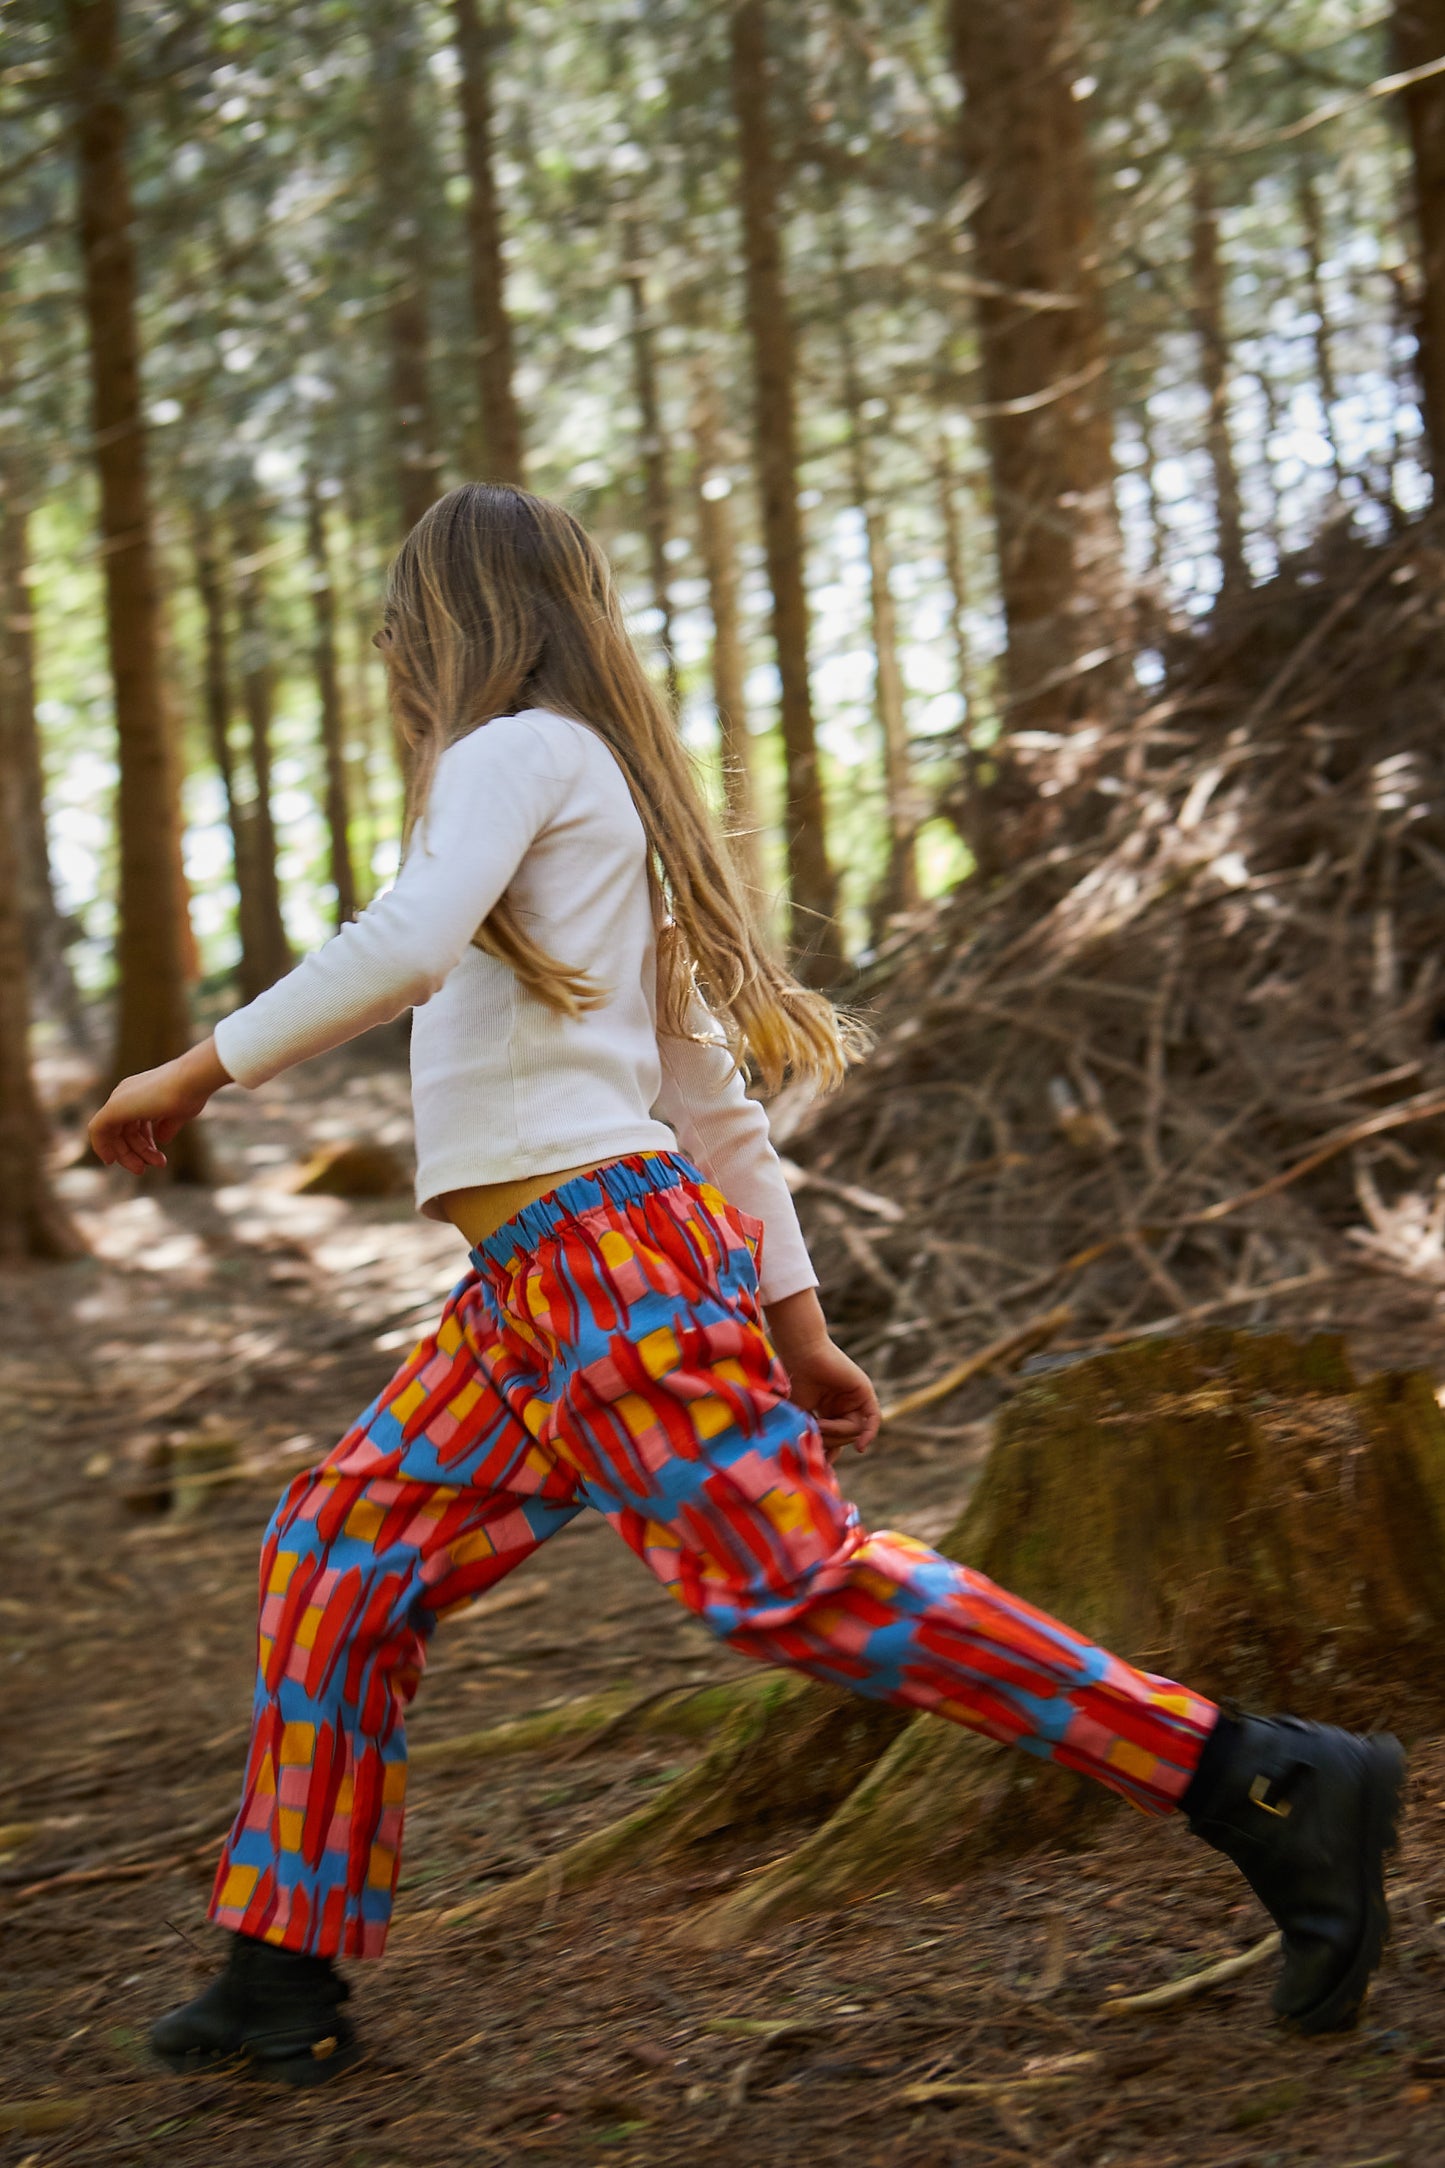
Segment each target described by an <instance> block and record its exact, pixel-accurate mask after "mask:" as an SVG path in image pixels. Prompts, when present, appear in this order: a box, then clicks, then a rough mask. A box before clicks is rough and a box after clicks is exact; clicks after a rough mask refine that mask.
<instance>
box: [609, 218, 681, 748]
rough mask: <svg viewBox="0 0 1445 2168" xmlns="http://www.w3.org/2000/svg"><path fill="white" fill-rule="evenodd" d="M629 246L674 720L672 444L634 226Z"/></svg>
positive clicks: (643, 440)
mask: <svg viewBox="0 0 1445 2168" xmlns="http://www.w3.org/2000/svg"><path fill="white" fill-rule="evenodd" d="M625 245H626V249H627V264H626V267H625V269H624V271H623V278H624V280H625V282H626V285H627V296H628V301H629V304H630V307H631V312H632V383H633V390H634V392H635V394H636V397H637V419H638V425H639V435H638V450H639V452H640V453H641V455H642V525H643V531H644V533H645V534H646V537H647V570H648V577H649V580H650V582H651V586H652V606H653V608H654V609H655V610H656V612H657V615H658V620H659V623H658V634H657V638H658V645H659V646H660V647H661V649H662V666H663V673H664V676H665V677H666V680H667V698H668V705H669V706H670V707H671V709H672V712H673V714H674V715H675V714H676V713H677V711H678V708H679V706H680V705H681V701H682V692H681V688H680V686H679V684H678V681H677V656H676V654H675V653H674V650H673V644H672V596H671V583H670V580H669V577H668V570H667V545H668V542H669V541H670V539H671V535H672V492H671V489H670V488H669V486H668V472H667V470H668V445H667V436H666V433H665V431H664V429H663V425H662V402H661V400H660V399H659V397H658V393H657V356H656V353H655V351H654V346H653V337H652V317H651V314H650V312H649V310H648V306H647V279H646V275H645V273H644V270H643V257H642V241H641V237H640V235H639V234H638V231H637V228H636V227H635V226H634V225H633V224H632V223H631V222H630V221H629V223H628V226H627V229H626V244H625Z"/></svg>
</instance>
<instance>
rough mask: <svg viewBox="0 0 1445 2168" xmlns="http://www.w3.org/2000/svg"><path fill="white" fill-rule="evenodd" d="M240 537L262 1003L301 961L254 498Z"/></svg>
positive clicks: (252, 978) (250, 974)
mask: <svg viewBox="0 0 1445 2168" xmlns="http://www.w3.org/2000/svg"><path fill="white" fill-rule="evenodd" d="M235 536H236V600H237V624H238V630H239V634H240V638H239V641H238V649H239V656H238V659H239V662H240V666H241V700H242V705H243V706H244V708H245V711H246V731H247V749H248V751H249V754H250V767H251V776H250V782H251V795H250V797H249V798H247V799H245V800H244V801H243V804H242V821H241V825H242V828H243V829H244V831H245V844H244V849H243V855H244V856H245V857H246V858H247V859H248V861H249V865H250V873H251V889H252V894H253V896H254V899H255V923H254V930H253V938H252V941H251V943H250V944H249V945H248V944H247V943H246V942H245V941H243V942H242V947H241V992H242V995H243V997H244V998H245V999H246V1000H247V1001H254V1000H255V998H256V996H257V994H261V993H264V992H265V990H266V988H267V987H268V986H274V985H275V983H276V981H277V979H279V978H284V977H285V975H286V973H287V972H288V971H289V970H290V969H291V965H292V962H293V960H294V959H293V957H292V954H291V943H290V940H289V939H288V937H287V933H286V920H285V916H284V914H283V912H282V909H281V881H280V876H279V874H278V872H277V867H276V825H275V821H274V819H273V818H272V813H271V708H272V691H273V686H272V671H271V647H270V635H269V633H268V631H267V628H266V588H265V531H264V528H263V525H262V517H261V509H260V506H259V504H258V503H257V501H256V500H255V498H254V497H252V496H250V495H249V494H247V495H245V496H243V497H242V499H241V501H240V503H239V505H238V507H237V511H236V518H235Z"/></svg>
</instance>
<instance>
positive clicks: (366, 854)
mask: <svg viewBox="0 0 1445 2168" xmlns="http://www.w3.org/2000/svg"><path fill="white" fill-rule="evenodd" d="M354 449H355V447H354V446H351V447H348V456H347V459H346V464H345V467H344V470H343V473H342V479H341V492H342V504H343V506H344V508H345V513H346V549H345V552H344V554H343V558H342V581H341V586H342V593H343V596H344V607H343V613H342V622H343V624H344V626H345V629H346V635H347V638H346V646H347V652H348V655H349V657H350V662H351V669H350V683H351V712H352V715H353V716H354V717H355V719H356V725H357V731H356V741H355V742H356V746H357V753H358V759H357V766H356V771H355V772H356V790H355V792H354V794H353V795H354V801H355V804H356V806H357V808H358V810H359V811H361V813H362V814H363V815H364V818H365V831H366V847H365V850H364V851H363V853H362V858H361V865H360V867H359V869H358V880H357V894H358V896H359V898H360V900H361V902H362V903H365V902H366V901H367V899H368V898H369V896H370V895H371V894H372V892H373V890H374V887H375V878H374V876H375V870H376V852H377V846H378V845H379V843H380V842H381V838H382V823H381V814H380V811H379V805H378V793H379V791H380V790H381V788H382V784H381V778H382V776H383V774H384V773H385V772H386V770H387V766H388V761H390V763H391V764H392V765H393V766H394V768H395V772H396V774H397V775H399V776H401V777H402V778H403V780H404V779H405V775H406V759H405V748H404V747H403V745H402V743H401V736H400V733H399V731H398V730H397V727H396V721H395V718H394V717H392V716H390V715H388V714H384V713H383V707H384V702H379V701H378V699H377V692H378V686H377V682H376V680H377V661H376V649H375V647H374V646H373V645H372V642H373V639H374V637H375V633H376V628H377V625H378V623H379V621H380V612H379V609H378V606H377V578H376V571H375V566H374V564H372V563H369V562H368V560H367V555H366V542H365V534H366V528H367V519H366V512H367V502H366V491H365V489H364V488H363V486H362V478H361V474H360V472H359V465H358V462H357V460H356V459H355V458H354V457H352V456H351V454H352V452H354Z"/></svg>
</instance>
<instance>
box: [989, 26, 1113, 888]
mask: <svg viewBox="0 0 1445 2168" xmlns="http://www.w3.org/2000/svg"><path fill="white" fill-rule="evenodd" d="M949 31H950V43H951V48H952V57H953V65H954V69H955V72H956V73H957V76H958V79H959V82H960V85H961V87H962V89H963V93H964V100H963V108H962V122H961V125H962V147H963V157H964V165H965V170H966V173H967V175H968V178H969V181H970V184H971V186H972V188H973V190H974V191H975V195H976V201H975V206H974V209H973V213H972V222H971V223H972V234H973V242H974V262H975V267H976V269H977V272H978V275H979V277H980V279H981V280H982V281H985V282H986V283H987V288H988V290H987V291H986V292H985V293H984V294H983V295H981V297H980V299H979V301H978V303H977V323H978V338H979V356H980V366H981V376H982V384H983V393H984V425H985V443H986V446H987V451H988V462H989V471H990V477H991V482H992V496H993V503H994V518H995V523H996V528H997V534H998V559H999V588H1000V594H1001V599H1002V602H1003V609H1004V617H1005V621H1006V624H1007V630H1008V645H1007V650H1006V653H1005V657H1004V671H1003V676H1004V692H1005V700H1006V710H1007V721H1008V726H1009V728H1010V729H1014V728H1021V727H1027V728H1029V729H1033V730H1037V729H1040V728H1042V729H1046V730H1062V729H1067V728H1068V727H1069V725H1070V724H1071V723H1072V722H1073V721H1074V720H1075V719H1076V718H1077V717H1078V715H1079V714H1080V713H1081V711H1082V710H1083V709H1084V708H1085V707H1086V705H1087V702H1088V699H1089V697H1090V695H1091V692H1093V691H1095V690H1096V689H1097V684H1098V671H1099V669H1100V668H1103V667H1107V664H1106V660H1105V659H1106V658H1108V657H1109V656H1110V655H1111V653H1112V650H1113V649H1114V647H1115V646H1116V644H1117V641H1118V636H1119V633H1120V629H1121V573H1120V551H1119V528H1118V516H1117V512H1116V509H1115V505H1114V458H1113V441H1112V438H1113V415H1112V410H1111V405H1110V394H1109V383H1108V344H1107V338H1106V329H1105V319H1104V311H1103V305H1102V302H1101V299H1100V287H1099V266H1098V248H1097V241H1096V234H1095V212H1094V190H1093V169H1092V162H1091V159H1090V154H1089V147H1088V142H1087V139H1086V136H1085V131H1084V121H1083V109H1082V106H1081V105H1080V103H1079V101H1078V100H1077V99H1076V98H1075V97H1074V95H1073V90H1072V85H1073V82H1074V80H1075V79H1076V77H1077V76H1078V74H1079V73H1080V69H1079V66H1078V64H1077V62H1076V61H1075V58H1074V45H1075V32H1074V19H1073V6H1072V0H949ZM1095 657H1098V658H1100V660H1099V661H1098V662H1097V663H1096V662H1095V660H1094V658H1095ZM1085 664H1087V665H1088V668H1087V669H1085V670H1083V671H1082V672H1081V668H1080V666H1081V665H1085ZM990 757H991V760H992V761H994V762H995V764H996V766H997V769H998V780H997V783H996V784H995V785H994V786H993V789H992V792H991V796H992V799H993V804H992V806H991V807H990V808H988V809H987V811H988V815H989V816H990V817H989V818H988V820H987V828H988V832H987V833H985V834H981V836H980V839H979V841H980V849H981V856H983V858H984V859H985V862H986V863H987V862H988V861H990V860H991V861H993V862H994V863H995V864H998V863H1007V862H1008V861H1009V860H1010V859H1011V858H1012V857H1014V856H1017V855H1018V854H1019V853H1020V852H1026V851H1027V850H1028V849H1029V848H1031V847H1033V845H1034V843H1035V842H1036V841H1037V840H1038V816H1039V806H1038V801H1037V798H1036V794H1035V793H1034V791H1033V789H1032V786H1031V785H1029V784H1028V782H1027V779H1026V778H1023V777H1022V776H1020V775H1019V774H1018V772H1017V770H1016V767H1015V764H1014V762H1013V760H1012V758H1011V756H1010V754H1009V752H1008V749H1007V741H1006V739H1005V741H1004V742H1003V744H1002V745H1001V746H1000V748H999V749H998V751H997V753H996V754H994V755H991V756H990ZM995 815H996V816H997V818H994V817H992V816H995Z"/></svg>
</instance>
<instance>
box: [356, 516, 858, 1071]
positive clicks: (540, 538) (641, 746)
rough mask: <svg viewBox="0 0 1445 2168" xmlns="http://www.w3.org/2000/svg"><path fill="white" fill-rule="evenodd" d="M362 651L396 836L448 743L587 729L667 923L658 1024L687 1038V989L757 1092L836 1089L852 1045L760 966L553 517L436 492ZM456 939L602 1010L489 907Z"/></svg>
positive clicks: (584, 563)
mask: <svg viewBox="0 0 1445 2168" xmlns="http://www.w3.org/2000/svg"><path fill="white" fill-rule="evenodd" d="M377 645H378V647H379V648H380V649H381V652H382V655H383V658H384V660H385V662H386V668H387V678H388V684H389V689H390V695H391V705H392V713H393V715H394V717H395V720H396V725H397V729H398V731H399V733H400V735H401V738H402V741H403V743H404V745H405V746H406V748H407V753H408V774H407V832H408V835H409V834H410V832H411V829H412V827H413V825H414V824H415V822H416V820H417V819H418V817H419V816H420V814H421V813H422V812H423V810H424V808H425V806H426V801H427V793H428V791H429V789H430V787H431V781H432V776H433V774H434V772H435V769H436V764H437V761H438V759H439V758H440V756H441V754H442V752H443V751H444V750H445V749H446V747H447V746H449V745H452V744H454V743H455V742H456V740H457V739H458V738H463V737H466V736H467V735H468V733H469V732H471V731H473V730H477V729H484V728H485V727H486V725H487V724H488V723H489V722H490V721H491V720H492V719H493V718H494V717H495V716H499V715H512V714H516V713H518V712H519V711H520V710H522V709H524V708H528V707H537V708H549V709H551V710H553V711H554V712H555V713H556V714H559V715H566V716H570V717H571V718H572V719H573V721H575V722H580V723H585V724H587V725H589V726H590V727H591V728H592V729H593V730H595V731H596V732H597V734H598V736H599V737H601V738H603V739H604V740H605V741H606V743H607V745H608V747H609V748H610V750H611V751H612V753H613V755H614V756H615V758H616V760H617V762H618V765H619V766H620V768H621V770H622V773H623V775H624V776H625V777H626V778H627V783H628V787H629V789H630V790H631V792H632V801H633V804H634V805H635V806H636V808H637V813H638V817H639V819H640V820H641V822H642V825H643V828H644V830H645V831H646V835H647V842H648V862H649V869H650V874H651V878H652V880H653V882H654V883H655V884H656V887H657V889H658V891H659V892H660V896H661V900H662V906H663V913H664V915H665V917H666V920H667V923H666V924H665V926H664V929H663V933H662V936H661V946H660V962H659V971H658V1022H659V1025H660V1027H661V1028H662V1029H663V1030H664V1031H666V1032H669V1033H673V1034H676V1035H678V1036H681V1037H688V1036H691V1035H692V1024H691V1022H690V1020H689V1013H688V1012H689V1009H690V1007H691V1003H692V998H693V994H694V990H696V992H698V993H700V994H701V996H702V998H703V1000H704V1001H705V1002H706V1004H707V1006H708V1008H709V1009H710V1010H711V1011H712V1013H713V1015H714V1016H715V1017H716V1018H717V1019H718V1022H719V1023H720V1025H721V1026H722V1029H723V1031H724V1033H725V1035H726V1037H727V1040H728V1044H729V1046H730V1048H731V1050H732V1052H733V1055H734V1058H735V1059H736V1060H737V1061H738V1062H740V1063H743V1062H746V1063H748V1064H749V1065H750V1066H751V1067H752V1068H753V1070H754V1071H755V1072H756V1074H757V1075H758V1077H759V1079H760V1081H761V1082H762V1083H763V1084H764V1085H765V1087H766V1088H768V1089H769V1090H772V1089H775V1088H776V1087H777V1085H778V1084H780V1083H781V1081H782V1079H783V1077H784V1075H785V1074H791V1075H794V1076H799V1077H807V1078H809V1079H811V1080H813V1081H814V1082H815V1083H816V1084H818V1085H819V1086H821V1087H822V1088H823V1089H824V1090H829V1089H831V1088H832V1087H833V1086H835V1085H836V1084H838V1083H839V1082H840V1081H841V1079H842V1075H843V1071H844V1068H845V1066H846V1065H847V1062H848V1060H849V1058H850V1056H851V1054H852V1053H853V1051H854V1050H855V1049H856V1047H857V1044H858V1035H857V1033H856V1032H855V1030H854V1028H853V1027H852V1026H851V1025H849V1024H847V1023H846V1022H845V1021H844V1020H842V1019H840V1017H839V1016H838V1014H837V1013H836V1011H835V1010H834V1009H833V1007H832V1004H831V1003H830V1002H829V1001H827V1000H826V999H825V997H824V996H823V995H821V994H817V993H813V992H810V991H809V990H808V989H807V988H805V987H803V986H800V985H799V984H798V982H797V980H796V979H794V978H793V977H792V975H791V973H789V972H788V971H787V970H785V969H784V968H783V966H782V965H781V964H779V963H778V962H777V960H776V959H775V958H774V957H773V956H771V955H770V954H769V952H768V949H767V946H766V944H765V942H764V941H763V939H762V938H761V936H760V934H759V932H758V930H757V927H756V925H755V923H754V919H753V914H752V911H751V909H750V907H749V904H748V901H747V897H746V894H745V892H744V889H743V886H742V883H741V881H740V879H739V877H738V873H737V869H736V867H735V866H734V864H733V862H732V859H731V856H730V854H729V852H728V849H727V846H726V844H725V843H724V842H723V841H722V840H721V838H720V837H719V836H718V835H717V834H716V833H715V831H714V828H713V825H712V821H711V819H710V817H709V814H708V810H707V807H706V805H705V804H704V801H703V798H702V794H701V792H700V790H699V788H698V785H697V782H696V780H695V778H694V775H693V772H692V767H691V764H690V762H689V759H688V756H687V753H686V751H685V750H684V748H683V745H682V742H681V740H680V738H679V736H678V733H677V729H676V726H675V724H674V722H673V719H672V716H671V715H670V714H669V712H668V709H667V707H666V705H665V703H664V701H663V700H662V697H661V695H660V694H659V693H658V692H657V690H656V689H655V687H654V686H653V683H652V681H651V679H650V678H649V676H648V674H647V671H646V670H645V669H644V667H643V664H642V661H641V658H640V656H639V655H638V653H637V650H636V648H635V647H634V646H633V644H632V641H631V639H630V637H629V636H628V632H627V626H626V622H625V620H624V617H623V613H622V607H621V603H620V601H619V598H618V594H617V589H616V586H615V584H614V582H613V578H612V572H611V567H610V566H609V564H608V561H607V559H606V557H605V555H604V554H603V552H602V550H601V549H600V548H599V547H598V545H597V544H596V543H595V542H594V541H593V540H592V538H591V536H590V535H589V534H588V533H587V532H586V530H585V529H584V528H583V527H581V526H580V525H579V523H578V522H577V521H576V520H575V519H574V518H573V517H572V515H571V513H570V512H567V511H565V510H564V509H563V507H562V506H561V505H557V504H551V503H549V502H548V501H547V500H546V499H545V498H542V497H534V496H532V495H531V494H530V493H529V492H528V491H526V490H523V489H514V488H512V487H510V486H509V485H507V484H504V483H494V482H468V483H466V484H464V486H463V487H462V488H460V489H454V490H452V491H451V492H450V493H449V495H447V496H445V497H443V498H441V499H440V500H439V501H438V502H437V503H436V504H434V505H433V506H432V507H431V509H430V511H428V512H427V513H425V514H424V516H423V517H422V518H421V519H420V520H418V521H417V524H416V526H415V527H413V529H412V531H411V533H410V534H409V535H408V536H407V538H406V540H405V542H403V544H402V546H401V549H400V551H399V552H398V554H397V557H396V561H395V563H394V564H393V565H392V568H391V576H390V579H389V581H388V583H387V593H386V604H385V610H384V613H383V622H382V630H381V632H380V633H379V634H378V637H377ZM473 938H474V940H475V941H476V943H477V945H478V946H479V947H480V948H483V949H485V950H486V951H487V952H488V953H489V954H491V955H494V956H497V957H499V958H500V959H501V960H502V961H503V962H504V963H506V964H509V965H510V966H511V968H512V969H513V970H514V971H515V972H516V974H517V977H518V978H519V979H520V980H521V982H522V984H523V985H524V986H525V987H526V988H527V989H528V991H529V992H530V993H532V994H534V995H535V996H536V998H537V999H538V1000H539V1001H542V1002H545V1003H546V1005H547V1006H548V1007H549V1008H550V1009H553V1010H555V1011H557V1012H558V1013H560V1014H562V1015H567V1016H576V1015H578V1014H579V1013H580V1012H581V1011H582V1010H583V1009H585V1008H589V1007H594V1006H596V1005H597V1004H598V1003H599V1002H600V1001H601V1000H603V999H604V998H605V996H604V994H603V992H602V989H601V988H599V987H598V986H597V985H596V983H595V982H594V981H593V980H591V979H590V978H589V977H588V976H587V975H586V974H585V973H582V972H579V971H576V970H573V969H572V968H570V967H569V966H568V965H567V964H566V963H563V962H561V961H560V960H559V959H558V958H557V957H555V956H552V955H549V954H548V953H547V951H546V950H545V949H543V948H541V947H540V946H539V945H538V944H537V943H536V942H535V941H534V940H532V938H531V937H530V935H528V934H527V933H526V931H525V930H524V928H523V926H522V924H521V922H520V920H519V919H518V917H517V915H516V912H515V910H514V909H513V907H512V904H511V902H510V900H509V899H508V897H506V896H503V897H502V899H501V901H500V902H499V903H498V904H496V905H495V906H494V908H493V909H492V911H491V912H490V913H489V915H488V917H487V919H486V921H485V923H484V924H483V925H482V926H481V927H479V928H478V930H477V933H476V934H475V936H474V937H473Z"/></svg>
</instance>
